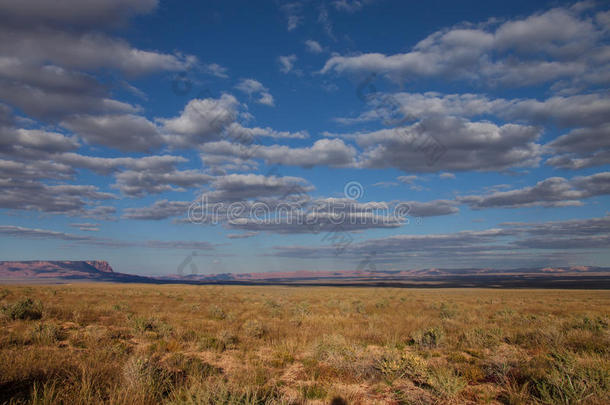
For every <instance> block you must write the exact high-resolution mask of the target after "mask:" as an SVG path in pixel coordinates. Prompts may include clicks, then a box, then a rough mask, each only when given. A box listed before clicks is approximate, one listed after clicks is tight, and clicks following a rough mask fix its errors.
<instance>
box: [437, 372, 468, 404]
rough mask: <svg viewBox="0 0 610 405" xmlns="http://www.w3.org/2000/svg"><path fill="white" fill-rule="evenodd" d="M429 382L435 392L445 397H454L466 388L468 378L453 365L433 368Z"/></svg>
mask: <svg viewBox="0 0 610 405" xmlns="http://www.w3.org/2000/svg"><path fill="white" fill-rule="evenodd" d="M428 383H429V384H430V387H432V390H433V391H434V392H436V393H437V394H438V395H440V396H442V397H444V398H453V397H455V396H457V395H458V394H459V393H460V392H462V391H463V390H464V388H466V380H464V379H463V378H462V377H460V375H459V374H458V373H457V372H456V371H455V370H454V369H453V368H451V367H435V368H433V369H432V370H431V371H430V377H429V378H428Z"/></svg>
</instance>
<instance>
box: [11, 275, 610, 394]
mask: <svg viewBox="0 0 610 405" xmlns="http://www.w3.org/2000/svg"><path fill="white" fill-rule="evenodd" d="M0 308H1V309H2V310H1V311H0V403H11V404H13V403H14V404H19V403H35V404H51V403H66V404H83V405H84V404H93V403H95V404H98V403H107V404H151V405H152V404H155V405H156V404H320V405H321V404H329V403H331V404H346V403H347V404H429V405H432V404H493V405H499V404H585V405H601V404H607V403H609V402H608V400H609V399H610V329H609V323H610V292H608V291H605V290H598V291H591V290H589V291H583V290H572V291H566V290H508V289H494V290H489V289H396V288H346V287H332V288H331V287H300V288H295V287H288V286H222V285H216V286H213V285H205V286H194V285H143V284H117V283H114V284H104V283H95V284H84V283H80V284H73V285H53V286H51V285H45V286H41V285H37V286H15V285H13V286H4V287H2V286H0Z"/></svg>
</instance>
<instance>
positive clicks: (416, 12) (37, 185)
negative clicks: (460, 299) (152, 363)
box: [0, 0, 610, 275]
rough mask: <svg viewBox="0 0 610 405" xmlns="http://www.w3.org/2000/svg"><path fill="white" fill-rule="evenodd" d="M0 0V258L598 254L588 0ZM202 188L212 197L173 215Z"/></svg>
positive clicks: (548, 258)
mask: <svg viewBox="0 0 610 405" xmlns="http://www.w3.org/2000/svg"><path fill="white" fill-rule="evenodd" d="M0 15H1V17H0V27H1V28H0V39H1V40H0V43H1V44H0V139H1V140H2V141H1V142H0V172H1V173H2V176H1V180H2V182H1V183H0V188H1V189H2V193H0V215H1V222H0V257H1V259H2V260H35V259H54V260H78V259H103V260H108V261H109V262H110V263H111V264H112V265H113V267H114V268H115V270H117V271H123V272H131V273H138V274H157V275H162V274H172V273H175V272H176V268H177V266H178V265H179V264H180V263H181V262H183V260H184V259H185V258H187V257H189V255H192V254H193V252H194V253H195V258H194V262H195V263H196V264H197V266H198V268H199V269H200V271H201V272H206V273H219V272H254V271H256V272H258V271H284V270H353V269H356V268H358V267H359V266H360V267H361V266H362V263H365V262H366V263H369V262H370V261H371V260H372V261H373V262H374V264H375V267H376V268H378V269H392V270H394V269H413V268H423V267H451V268H473V267H497V268H506V267H524V266H525V267H546V266H551V267H557V266H576V265H593V266H595V265H597V266H608V265H609V264H610V255H609V254H608V251H609V250H608V248H609V247H610V217H609V216H608V206H609V205H608V203H609V201H610V199H609V197H608V194H609V193H610V171H609V170H608V165H609V163H610V141H609V139H610V120H609V118H608V117H610V97H609V93H608V83H609V82H610V75H609V74H608V72H610V69H609V68H610V45H609V41H608V39H609V36H610V12H609V11H608V7H607V3H606V4H604V2H594V1H583V2H560V1H547V2H545V1H539V2H531V1H529V2H526V1H516V2H510V3H506V2H495V1H485V2H480V1H468V2H459V4H458V2H450V1H428V2H403V1H391V0H359V1H347V0H336V1H333V0H331V1H314V0H311V1H290V2H280V1H261V2H246V1H222V2H221V1H210V2H187V1H184V2H169V1H156V0H127V1H118V0H108V1H93V2H87V3H85V2H79V1H74V0H62V1H59V2H57V4H55V3H54V4H53V6H51V5H49V3H48V2H45V1H42V0H40V1H38V0H36V1H31V2H29V3H25V2H23V3H22V2H19V3H16V2H9V1H7V2H4V1H0ZM203 202H205V204H206V205H205V210H206V212H216V213H217V215H216V216H215V217H214V218H212V216H211V215H208V217H207V219H208V220H206V221H194V220H193V218H191V217H189V207H191V209H192V208H193V207H195V208H197V209H201V208H202V205H203ZM231 204H233V207H238V208H240V210H241V211H240V213H239V214H235V212H232V213H227V209H228V207H229V206H231ZM262 204H264V207H266V209H267V211H266V213H265V216H264V218H261V216H260V215H257V213H256V212H255V211H253V207H256V206H258V207H259V208H260V207H261V205H262ZM282 204H283V205H284V206H290V209H291V210H290V212H289V213H288V214H287V212H286V211H282V210H280V209H279V208H278V207H279V206H282ZM399 214H400V215H399ZM299 218H301V219H305V218H306V219H307V220H308V221H309V222H308V223H302V222H299V220H298V219H299ZM309 223H313V224H314V225H313V226H311V225H308V224H309Z"/></svg>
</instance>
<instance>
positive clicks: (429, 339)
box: [411, 328, 444, 348]
mask: <svg viewBox="0 0 610 405" xmlns="http://www.w3.org/2000/svg"><path fill="white" fill-rule="evenodd" d="M443 337H444V333H443V330H442V329H440V328H430V329H426V330H423V331H418V332H415V333H414V334H413V335H412V339H411V343H415V344H417V345H419V346H420V347H422V348H433V347H437V346H438V345H439V344H440V342H441V340H442V339H443Z"/></svg>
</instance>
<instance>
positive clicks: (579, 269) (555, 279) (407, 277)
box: [0, 260, 610, 289]
mask: <svg viewBox="0 0 610 405" xmlns="http://www.w3.org/2000/svg"><path fill="white" fill-rule="evenodd" d="M0 280H3V281H5V282H36V283H62V282H75V281H105V282H137V283H157V284H158V283H189V284H257V285H265V284H285V285H329V286H332V285H336V286H341V285H344V286H349V285H361V286H393V287H532V288H595V289H600V288H601V289H608V288H610V268H607V267H591V266H572V267H563V268H559V267H557V268H520V269H508V270H507V269H489V268H487V269H417V270H404V271H383V270H351V271H327V272H313V271H296V272H268V273H224V274H189V275H178V274H173V275H168V276H158V277H146V276H138V275H132V274H125V273H119V272H115V271H113V269H112V267H111V266H110V264H109V263H108V262H105V261H93V260H91V261H24V262H14V261H13V262H8V261H6V262H0Z"/></svg>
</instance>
